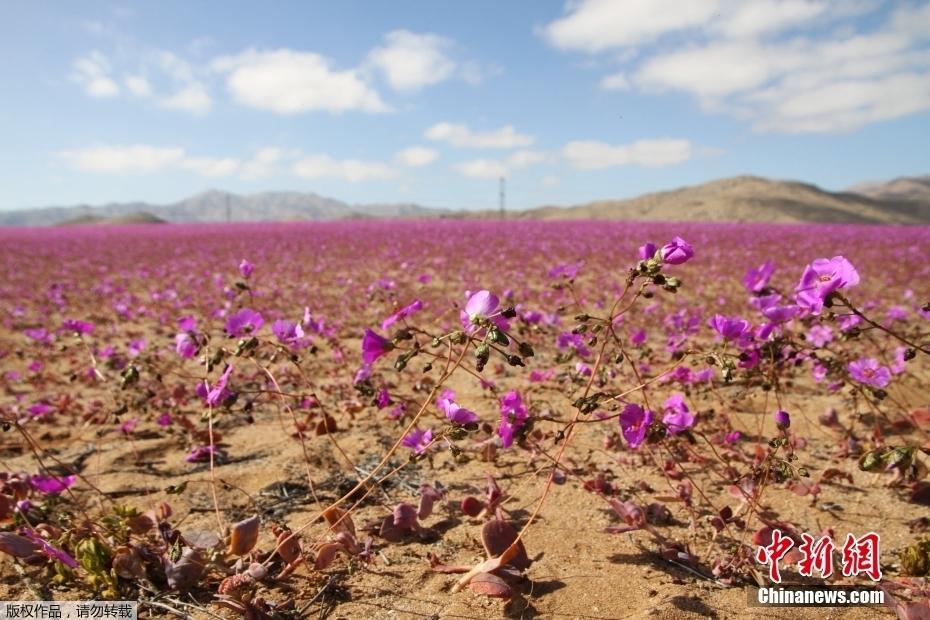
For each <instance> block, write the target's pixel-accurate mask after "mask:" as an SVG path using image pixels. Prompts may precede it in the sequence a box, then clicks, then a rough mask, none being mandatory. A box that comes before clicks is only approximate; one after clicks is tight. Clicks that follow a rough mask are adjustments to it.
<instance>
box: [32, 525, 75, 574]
mask: <svg viewBox="0 0 930 620" xmlns="http://www.w3.org/2000/svg"><path fill="white" fill-rule="evenodd" d="M22 533H23V536H25V537H26V538H28V539H29V540H30V541H32V542H33V543H34V544H35V545H37V546H38V549H37V551H38V552H39V553H41V554H42V555H45V556H47V557H49V558H51V559H53V560H55V561H57V562H61V563H62V564H64V565H66V566H68V567H70V568H77V567H78V563H77V562H76V561H75V560H74V558H72V557H71V556H70V555H68V554H67V553H65V552H64V551H62V550H61V549H58V548H57V547H53V546H52V545H50V544H49V543H48V542H47V541H46V540H45V539H44V538H42V537H41V536H39V535H38V534H37V533H36V532H35V531H34V530H32V529H29V528H25V529H23V530H22Z"/></svg>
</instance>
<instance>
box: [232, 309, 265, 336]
mask: <svg viewBox="0 0 930 620" xmlns="http://www.w3.org/2000/svg"><path fill="white" fill-rule="evenodd" d="M264 324H265V319H263V318H262V315H261V314H259V313H258V312H256V311H255V310H251V309H249V308H243V309H242V310H240V311H239V312H237V313H235V314H233V315H232V316H230V317H229V318H228V319H226V333H227V334H229V336H230V338H238V337H239V336H244V335H247V334H253V333H255V332H257V331H258V330H260V329H261V328H262V325H264Z"/></svg>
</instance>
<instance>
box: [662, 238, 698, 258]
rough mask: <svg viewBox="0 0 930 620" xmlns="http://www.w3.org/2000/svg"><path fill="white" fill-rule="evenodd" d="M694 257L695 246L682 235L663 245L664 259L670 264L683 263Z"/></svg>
mask: <svg viewBox="0 0 930 620" xmlns="http://www.w3.org/2000/svg"><path fill="white" fill-rule="evenodd" d="M692 258H694V248H692V247H691V244H690V243H688V242H687V241H685V240H684V239H682V238H681V237H674V238H673V239H672V240H671V241H670V242H669V243H666V244H665V245H663V246H662V260H663V261H664V262H666V263H668V264H669V265H681V264H682V263H686V262H688V261H689V260H691V259H692Z"/></svg>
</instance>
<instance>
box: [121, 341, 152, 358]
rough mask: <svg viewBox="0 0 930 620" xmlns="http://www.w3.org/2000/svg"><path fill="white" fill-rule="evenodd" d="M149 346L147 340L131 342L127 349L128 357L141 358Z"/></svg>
mask: <svg viewBox="0 0 930 620" xmlns="http://www.w3.org/2000/svg"><path fill="white" fill-rule="evenodd" d="M146 346H148V343H147V342H146V341H145V338H136V339H135V340H130V341H129V346H128V347H126V349H127V355H129V357H139V355H141V354H142V351H144V350H145V347H146Z"/></svg>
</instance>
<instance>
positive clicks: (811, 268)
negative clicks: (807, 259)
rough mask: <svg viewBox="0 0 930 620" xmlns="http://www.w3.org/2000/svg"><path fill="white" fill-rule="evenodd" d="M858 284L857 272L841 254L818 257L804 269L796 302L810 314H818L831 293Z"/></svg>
mask: <svg viewBox="0 0 930 620" xmlns="http://www.w3.org/2000/svg"><path fill="white" fill-rule="evenodd" d="M857 284H859V272H857V271H856V268H855V267H853V266H852V263H850V262H849V261H848V260H846V259H845V258H843V257H842V256H834V257H833V258H831V259H826V258H818V259H817V260H815V261H814V262H812V263H811V264H810V265H808V266H807V267H806V268H805V269H804V273H803V274H802V275H801V281H800V282H799V283H798V285H797V287H796V288H795V290H796V291H797V303H798V305H799V306H801V307H802V308H804V309H806V310H807V311H808V312H810V313H811V314H820V312H821V311H822V310H823V304H824V301H826V299H827V297H829V296H830V295H831V294H832V293H834V292H836V291H838V290H840V289H842V288H850V287H853V286H856V285H857Z"/></svg>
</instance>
